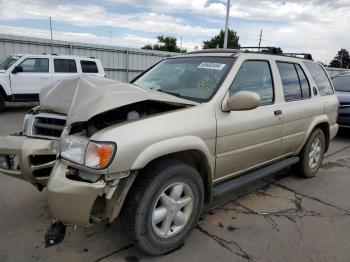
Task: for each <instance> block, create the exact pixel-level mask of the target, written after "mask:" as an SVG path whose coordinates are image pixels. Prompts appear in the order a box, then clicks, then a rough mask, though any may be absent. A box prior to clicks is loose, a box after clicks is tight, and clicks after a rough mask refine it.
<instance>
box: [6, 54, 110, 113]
mask: <svg viewBox="0 0 350 262" xmlns="http://www.w3.org/2000/svg"><path fill="white" fill-rule="evenodd" d="M86 74H88V75H94V76H100V77H104V76H105V72H104V70H103V67H102V64H101V62H100V61H99V60H98V59H95V58H88V57H78V56H70V55H56V54H52V55H46V54H44V55H30V54H14V55H10V56H8V57H5V58H4V59H3V60H1V61H0V111H2V110H3V109H4V107H5V102H22V101H37V100H38V99H39V93H40V90H41V88H42V87H43V86H47V85H50V84H53V83H55V82H57V81H58V80H61V79H63V78H66V77H71V76H77V75H86Z"/></svg>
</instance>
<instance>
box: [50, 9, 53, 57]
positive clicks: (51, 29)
mask: <svg viewBox="0 0 350 262" xmlns="http://www.w3.org/2000/svg"><path fill="white" fill-rule="evenodd" d="M49 21H50V32H51V54H53V40H52V22H51V16H50V17H49Z"/></svg>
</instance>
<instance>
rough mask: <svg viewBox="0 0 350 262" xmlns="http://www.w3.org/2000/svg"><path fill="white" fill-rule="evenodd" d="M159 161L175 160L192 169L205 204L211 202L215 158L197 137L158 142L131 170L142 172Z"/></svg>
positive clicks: (147, 149) (143, 153) (137, 160)
mask: <svg viewBox="0 0 350 262" xmlns="http://www.w3.org/2000/svg"><path fill="white" fill-rule="evenodd" d="M160 159H177V160H179V161H182V162H184V163H186V164H188V165H190V166H192V167H194V168H195V169H196V170H197V171H198V173H199V174H200V175H201V177H202V180H203V184H204V189H205V203H209V202H210V201H211V199H212V191H213V190H212V188H213V184H212V181H213V174H214V163H215V158H214V156H213V155H212V154H210V151H209V149H208V147H207V146H206V144H205V143H204V141H203V140H201V139H200V138H198V137H182V138H175V139H170V140H166V141H161V142H158V143H156V144H154V145H151V146H150V147H148V148H146V149H145V150H144V151H143V152H142V153H141V154H140V155H139V156H138V158H137V159H136V160H135V161H134V163H133V165H132V168H131V170H142V169H144V168H146V167H147V166H148V165H150V164H152V163H154V162H155V161H158V160H160Z"/></svg>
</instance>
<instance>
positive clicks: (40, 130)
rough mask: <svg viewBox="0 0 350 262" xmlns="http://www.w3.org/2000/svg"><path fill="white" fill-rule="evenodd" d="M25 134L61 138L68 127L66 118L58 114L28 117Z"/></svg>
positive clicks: (41, 114)
mask: <svg viewBox="0 0 350 262" xmlns="http://www.w3.org/2000/svg"><path fill="white" fill-rule="evenodd" d="M26 121H28V123H25V125H24V126H25V129H26V130H24V132H25V134H26V135H27V136H32V137H42V138H51V139H56V138H59V137H60V136H61V134H62V131H63V129H64V127H65V125H66V117H65V116H63V115H58V114H49V113H40V114H37V115H29V116H27V117H26Z"/></svg>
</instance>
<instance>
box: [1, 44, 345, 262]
mask: <svg viewBox="0 0 350 262" xmlns="http://www.w3.org/2000/svg"><path fill="white" fill-rule="evenodd" d="M293 56H294V54H292V55H277V54H274V53H273V52H270V53H269V52H268V50H265V52H248V51H240V50H230V49H216V50H202V51H196V52H192V53H188V54H184V55H181V56H176V57H171V58H167V59H165V60H163V61H161V62H160V63H158V64H156V65H155V66H153V67H152V68H150V69H149V70H147V71H146V72H144V73H143V74H141V75H140V76H139V77H137V78H136V79H134V80H133V81H132V82H131V83H130V84H128V83H119V82H115V81H112V80H108V79H102V78H96V77H77V78H71V79H66V80H62V81H61V82H59V83H56V84H55V85H53V86H50V87H47V88H44V89H43V90H42V92H41V94H40V101H41V103H40V106H39V107H36V108H34V109H33V110H31V111H30V112H29V113H28V114H27V116H26V117H25V120H24V127H23V132H22V133H19V134H16V135H10V136H6V137H2V138H1V139H0V155H1V157H0V172H1V173H3V174H6V175H10V176H13V177H17V178H20V179H23V180H27V181H29V182H30V183H32V184H33V185H35V186H36V187H38V188H39V189H42V188H43V187H44V186H47V198H48V204H49V207H50V210H51V212H52V214H53V216H54V218H55V219H56V221H62V222H56V225H58V224H57V223H61V225H67V224H75V225H89V224H93V223H97V222H101V221H106V222H112V221H114V220H115V219H116V218H117V217H120V221H121V223H122V224H123V227H122V228H123V229H124V230H125V233H126V234H127V235H128V236H129V237H130V238H131V239H132V240H133V241H135V242H136V243H137V244H138V245H139V246H140V247H141V248H142V249H143V250H144V251H145V252H147V253H149V254H152V255H158V254H164V253H167V252H169V251H172V250H174V249H176V248H177V247H179V246H180V245H181V244H182V243H183V242H184V240H185V238H186V236H187V235H188V234H189V233H190V231H191V230H192V229H193V228H194V227H195V226H196V224H197V222H198V219H199V217H200V215H201V212H202V210H203V207H204V206H208V205H209V204H210V202H211V200H212V198H213V196H216V195H220V194H222V193H224V192H228V191H232V190H234V189H236V188H238V187H239V186H243V185H247V184H249V183H253V182H254V181H256V180H257V179H261V178H263V177H266V176H268V175H271V174H272V173H274V172H277V171H279V170H281V169H283V168H286V167H288V166H294V167H295V168H296V170H297V174H298V175H300V176H303V177H313V176H315V174H316V173H317V171H318V169H319V167H320V164H321V162H322V159H323V156H324V153H325V152H326V151H327V149H328V146H329V143H330V140H331V139H333V138H334V137H335V135H336V133H337V130H338V125H337V124H336V120H337V111H338V106H339V105H338V100H337V97H336V95H335V94H334V89H333V86H332V83H331V81H330V79H329V77H328V75H327V73H326V72H325V70H324V68H323V67H322V66H321V65H319V64H318V63H315V62H314V61H313V60H312V58H311V57H310V55H305V57H304V56H303V57H293ZM295 56H296V55H295ZM57 228H59V227H57ZM57 228H56V229H57ZM61 231H64V230H61ZM52 232H57V230H56V231H55V230H54V231H52ZM55 241H57V242H58V241H59V239H58V238H57V237H56V238H52V239H51V240H50V242H49V244H54V243H55Z"/></svg>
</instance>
